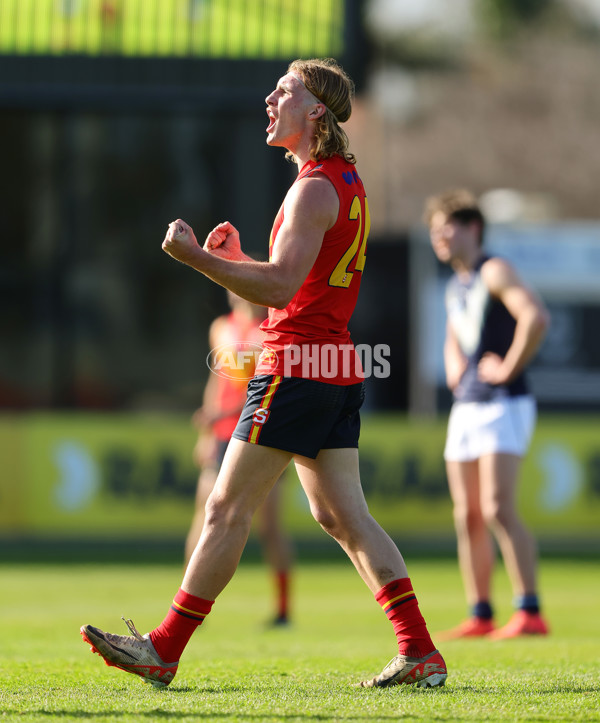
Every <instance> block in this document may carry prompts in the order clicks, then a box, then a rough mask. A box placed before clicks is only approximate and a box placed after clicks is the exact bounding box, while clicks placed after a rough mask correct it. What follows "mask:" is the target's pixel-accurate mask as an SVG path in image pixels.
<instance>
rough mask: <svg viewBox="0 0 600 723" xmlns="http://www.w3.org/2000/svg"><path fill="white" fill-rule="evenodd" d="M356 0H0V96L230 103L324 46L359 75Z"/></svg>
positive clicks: (13, 100)
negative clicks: (294, 61) (298, 59)
mask: <svg viewBox="0 0 600 723" xmlns="http://www.w3.org/2000/svg"><path fill="white" fill-rule="evenodd" d="M361 5H362V2H361V0H285V2H284V1H283V0H160V1H157V0H152V1H150V0H89V1H87V2H83V0H60V1H58V0H2V2H1V3H0V103H1V104H2V105H3V106H4V107H6V106H11V105H15V104H18V105H21V106H25V107H40V105H43V104H47V105H53V104H54V105H56V104H57V103H61V104H68V105H74V106H77V107H82V106H84V105H87V106H88V107H89V106H92V107H97V108H102V109H106V107H107V104H114V103H118V104H119V105H120V106H121V107H122V106H123V105H126V106H130V107H131V106H134V107H135V106H139V105H143V104H150V103H152V102H157V101H159V102H163V103H167V102H171V103H173V102H181V103H185V104H186V106H187V107H190V105H191V106H193V105H195V104H206V103H211V102H219V103H223V102H226V101H228V100H229V101H233V102H234V103H235V104H237V105H239V104H240V103H241V102H243V101H244V100H245V99H253V98H254V95H253V93H252V91H253V90H254V89H255V88H256V87H262V85H263V84H264V83H265V81H266V79H267V78H268V79H269V82H271V80H272V78H273V74H274V73H276V72H280V71H281V68H282V65H283V64H284V63H285V61H287V60H290V59H292V58H296V57H315V56H317V57H322V56H332V57H336V58H337V59H338V60H339V61H340V62H342V64H343V65H344V66H345V67H346V69H347V70H348V72H350V74H351V75H352V76H353V77H354V78H355V80H357V82H360V78H361V76H362V74H363V68H364V55H365V43H364V36H363V34H362V23H361V21H360V18H361ZM232 90H235V93H234V94H233V95H232Z"/></svg>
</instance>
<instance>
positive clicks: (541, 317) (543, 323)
mask: <svg viewBox="0 0 600 723" xmlns="http://www.w3.org/2000/svg"><path fill="white" fill-rule="evenodd" d="M534 327H535V331H536V332H537V334H538V336H539V337H541V338H543V337H545V336H546V332H547V331H548V329H549V328H550V312H549V311H548V310H547V309H545V308H544V309H539V311H538V313H537V314H536V317H535V321H534Z"/></svg>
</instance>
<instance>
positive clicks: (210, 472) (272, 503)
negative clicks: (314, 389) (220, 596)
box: [185, 291, 292, 625]
mask: <svg viewBox="0 0 600 723" xmlns="http://www.w3.org/2000/svg"><path fill="white" fill-rule="evenodd" d="M227 299H228V301H229V305H230V307H231V312H230V313H229V314H225V315H223V316H219V317H218V318H217V319H215V320H214V321H213V323H212V324H211V326H210V330H209V344H210V348H211V349H212V350H218V352H219V353H220V354H223V353H224V352H225V353H232V354H234V353H235V352H236V350H237V349H238V348H239V346H240V344H241V343H242V344H244V345H245V348H246V346H247V345H248V344H249V345H250V346H249V351H250V352H252V348H253V347H254V348H258V347H259V346H260V347H262V340H263V336H264V334H263V332H262V331H261V330H260V324H261V322H262V321H263V320H264V318H265V313H264V312H265V309H264V307H261V306H256V305H255V304H251V303H249V302H248V301H246V300H245V299H242V298H241V297H239V296H236V295H235V294H232V293H231V292H230V291H228V292H227ZM254 359H255V357H254V356H253V355H252V354H251V353H250V354H246V355H244V356H243V357H242V360H243V363H240V364H238V365H237V366H236V365H230V366H228V367H226V369H225V373H223V372H222V373H218V374H217V373H214V372H212V373H211V374H210V375H209V378H208V382H207V384H206V387H205V389H204V398H203V404H202V406H201V407H200V409H198V410H197V412H196V413H195V414H194V417H193V422H194V425H195V426H196V428H197V429H198V441H197V442H196V446H195V448H194V460H195V462H196V464H197V465H198V467H199V469H200V474H199V476H198V487H197V490H196V506H195V511H194V518H193V520H192V524H191V527H190V530H189V532H188V536H187V539H186V543H185V562H186V566H187V564H188V563H189V561H190V557H191V556H192V553H193V552H194V550H195V548H196V545H197V544H198V540H199V539H200V534H201V533H202V527H203V525H204V508H205V505H206V501H207V499H208V497H209V495H210V493H211V492H212V490H213V488H214V486H215V482H216V480H217V475H218V473H219V468H220V467H221V463H222V462H223V457H224V456H225V451H226V449H227V445H228V444H229V440H230V439H231V435H232V434H233V431H234V429H235V427H236V424H237V421H238V419H239V416H240V413H241V411H242V409H243V408H244V403H245V402H246V392H247V388H248V380H249V379H251V378H252V377H253V376H254V370H255V366H256V365H255V362H254ZM280 484H281V480H280V481H278V482H277V483H276V484H275V485H274V486H273V489H272V490H271V492H269V494H268V495H267V498H266V500H265V501H264V503H263V504H262V505H261V507H260V509H259V527H258V534H259V538H260V541H261V545H262V548H263V552H264V556H265V558H266V561H267V563H268V564H269V565H270V567H271V568H272V570H273V577H274V582H275V591H276V594H275V599H276V612H275V616H274V618H273V624H274V625H285V624H287V623H288V622H289V587H290V569H291V562H292V552H291V546H290V541H289V539H288V537H287V535H285V533H284V531H283V529H282V527H281V524H280V519H281V510H280Z"/></svg>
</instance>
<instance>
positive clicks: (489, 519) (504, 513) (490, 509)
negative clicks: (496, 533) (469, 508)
mask: <svg viewBox="0 0 600 723" xmlns="http://www.w3.org/2000/svg"><path fill="white" fill-rule="evenodd" d="M482 512H483V517H484V519H485V522H486V524H487V525H488V527H492V528H506V527H508V526H509V525H510V519H511V517H512V513H511V511H510V510H509V509H508V508H507V507H506V506H504V505H502V504H500V502H499V500H490V501H489V502H487V503H486V504H485V505H484V506H483V510H482Z"/></svg>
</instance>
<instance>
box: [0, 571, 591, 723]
mask: <svg viewBox="0 0 600 723" xmlns="http://www.w3.org/2000/svg"><path fill="white" fill-rule="evenodd" d="M599 568H600V566H599V564H598V562H596V561H590V560H588V561H582V562H574V561H565V560H563V561H550V560H547V561H543V563H542V569H541V585H542V590H543V593H544V603H545V611H546V614H547V616H548V618H549V620H550V623H551V625H552V635H551V636H549V637H548V638H545V639H520V640H511V641H503V642H497V643H491V642H487V641H485V640H472V641H455V642H452V643H446V644H444V645H443V646H442V648H441V649H442V652H443V654H444V656H445V658H446V661H447V663H448V666H449V678H448V682H447V685H446V687H445V688H444V689H440V690H420V689H414V688H411V687H400V688H390V689H387V690H386V689H383V690H382V689H370V690H369V689H356V688H353V687H352V683H354V682H356V681H358V680H360V679H362V678H364V677H370V676H372V675H374V674H375V673H377V672H379V670H380V668H382V667H383V665H384V664H385V663H386V662H387V661H388V659H389V658H391V657H392V656H393V655H394V654H395V652H396V649H395V640H394V638H393V633H392V631H391V626H390V625H389V623H388V621H387V619H386V618H385V616H384V614H383V613H382V612H381V610H380V609H379V608H378V606H377V604H376V603H375V601H374V600H373V598H372V596H371V595H370V593H369V591H368V590H367V588H366V587H364V586H363V583H362V582H361V581H360V580H359V578H358V576H357V575H356V573H355V572H354V570H353V568H351V566H350V565H349V564H347V565H344V564H322V565H309V564H303V565H299V566H298V568H297V573H296V577H295V582H294V624H293V625H292V626H291V627H290V628H289V629H274V630H268V629H266V628H265V626H264V622H265V620H266V619H267V618H268V616H269V613H270V603H271V587H270V584H271V583H270V579H269V577H268V574H267V571H266V569H265V568H264V567H263V566H256V565H250V564H242V566H241V567H240V569H239V570H238V572H237V574H236V576H235V577H234V579H233V581H232V582H231V584H230V585H229V587H228V588H227V589H226V590H225V592H224V593H223V595H222V596H221V597H220V598H219V600H218V601H217V603H216V604H215V607H214V608H213V612H212V614H211V616H210V617H209V618H208V620H207V622H206V623H205V625H204V626H203V627H202V628H201V629H200V630H199V631H198V632H197V633H196V634H195V636H194V638H192V641H191V643H190V645H189V646H188V648H187V650H186V651H185V653H184V656H183V659H182V664H181V666H180V668H179V672H178V674H177V677H176V678H175V680H174V681H173V683H172V684H171V686H170V687H169V688H167V689H165V690H162V691H161V690H156V689H154V688H152V687H151V686H147V685H144V684H143V683H142V682H141V681H140V680H139V679H138V678H136V677H134V676H130V675H127V674H125V673H122V672H120V671H118V670H116V669H114V668H109V667H107V666H106V665H104V663H103V662H102V661H101V659H100V658H99V657H98V656H96V655H92V654H91V653H90V652H89V647H88V646H87V645H85V644H84V643H83V642H82V640H81V638H80V636H79V632H78V630H79V626H80V625H81V624H83V623H88V622H90V623H93V624H95V625H98V626H99V627H102V628H105V629H108V630H110V631H112V632H123V633H125V632H126V630H125V626H124V623H123V622H122V621H121V619H120V616H121V615H124V616H126V617H132V618H133V619H134V621H135V623H136V625H137V627H138V628H139V629H140V630H141V631H145V630H147V629H149V628H152V627H154V626H155V625H156V624H157V623H158V622H160V620H161V619H162V617H163V615H164V613H165V611H166V609H167V607H168V605H169V604H170V600H171V598H172V596H173V594H174V593H175V591H176V589H177V587H178V584H179V581H180V577H181V569H180V568H179V566H177V565H171V566H168V565H165V566H148V565H140V566H133V565H121V566H119V565H100V564H95V565H90V566H87V567H84V566H77V565H64V566H59V565H18V566H17V565H2V566H0V720H2V721H5V720H6V721H9V720H10V721H61V723H62V722H66V721H74V720H78V721H81V720H83V721H85V720H89V721H94V723H101V722H102V721H115V722H118V723H129V721H186V722H188V721H196V720H197V721H219V722H222V723H223V722H224V723H230V722H233V721H251V722H252V723H261V722H263V721H284V722H285V723H292V722H293V721H365V722H366V721H397V720H407V721H411V720H420V721H592V720H600V648H599V640H600V619H599V616H598V612H599V610H600V606H599V601H600V575H599V574H598V573H599ZM409 570H410V573H411V577H412V580H413V583H414V585H415V588H416V590H417V593H418V595H419V598H420V601H421V609H422V611H423V613H424V614H425V616H426V618H427V620H428V623H429V627H430V629H431V631H432V632H433V633H434V639H435V631H436V630H440V629H442V628H445V627H449V626H451V625H453V624H455V623H456V622H457V621H458V620H459V619H460V618H461V617H462V616H463V614H464V602H463V595H462V589H461V585H460V581H459V578H458V572H457V568H456V563H455V562H454V561H452V560H446V561H434V560H431V561H430V560H420V559H419V560H415V561H413V562H412V564H411V563H410V560H409ZM495 591H496V598H497V602H498V608H499V609H498V613H499V618H500V622H504V620H505V619H507V617H508V616H509V614H510V612H511V611H510V592H509V588H508V583H507V580H506V577H505V575H504V572H503V570H502V568H499V571H498V574H497V579H496V581H495Z"/></svg>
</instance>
